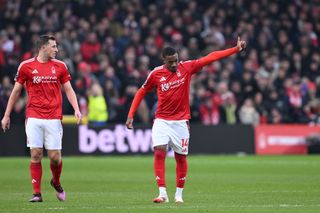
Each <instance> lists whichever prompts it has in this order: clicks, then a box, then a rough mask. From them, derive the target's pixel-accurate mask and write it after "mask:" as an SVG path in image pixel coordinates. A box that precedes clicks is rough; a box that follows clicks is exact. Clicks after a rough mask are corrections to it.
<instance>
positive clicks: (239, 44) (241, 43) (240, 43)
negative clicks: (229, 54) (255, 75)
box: [237, 36, 247, 52]
mask: <svg viewBox="0 0 320 213" xmlns="http://www.w3.org/2000/svg"><path fill="white" fill-rule="evenodd" d="M246 47H247V43H246V41H242V40H241V39H240V36H238V41H237V48H238V50H239V52H240V51H242V50H243V49H245V48H246Z"/></svg>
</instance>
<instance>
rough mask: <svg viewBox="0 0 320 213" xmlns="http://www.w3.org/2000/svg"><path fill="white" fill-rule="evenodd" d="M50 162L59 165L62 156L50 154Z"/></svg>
mask: <svg viewBox="0 0 320 213" xmlns="http://www.w3.org/2000/svg"><path fill="white" fill-rule="evenodd" d="M49 158H50V162H51V164H54V165H59V163H60V158H61V155H60V153H59V152H53V153H50V154H49Z"/></svg>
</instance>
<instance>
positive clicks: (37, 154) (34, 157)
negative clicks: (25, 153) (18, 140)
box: [31, 151, 42, 163]
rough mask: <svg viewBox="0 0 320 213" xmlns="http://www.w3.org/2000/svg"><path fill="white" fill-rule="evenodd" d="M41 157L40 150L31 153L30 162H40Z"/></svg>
mask: <svg viewBox="0 0 320 213" xmlns="http://www.w3.org/2000/svg"><path fill="white" fill-rule="evenodd" d="M41 159H42V153H41V152H40V151H39V152H32V153H31V161H32V162H34V163H39V162H41Z"/></svg>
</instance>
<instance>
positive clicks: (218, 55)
mask: <svg viewBox="0 0 320 213" xmlns="http://www.w3.org/2000/svg"><path fill="white" fill-rule="evenodd" d="M244 48H246V42H245V41H242V40H241V39H240V37H238V41H237V45H236V46H235V47H232V48H229V49H226V50H220V51H215V52H212V53H209V54H208V55H206V56H204V57H202V58H200V59H199V62H198V67H204V66H206V65H208V64H210V63H212V62H214V61H216V60H219V59H222V58H225V57H227V56H230V55H232V54H234V53H237V52H240V51H242V50H243V49H244Z"/></svg>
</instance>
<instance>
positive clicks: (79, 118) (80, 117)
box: [74, 111, 82, 125]
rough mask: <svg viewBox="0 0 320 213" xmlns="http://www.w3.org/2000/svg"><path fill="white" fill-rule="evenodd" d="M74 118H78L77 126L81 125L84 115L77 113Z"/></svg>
mask: <svg viewBox="0 0 320 213" xmlns="http://www.w3.org/2000/svg"><path fill="white" fill-rule="evenodd" d="M74 117H76V120H77V124H78V125H79V124H80V123H81V119H82V115H81V112H80V111H75V112H74Z"/></svg>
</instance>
